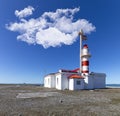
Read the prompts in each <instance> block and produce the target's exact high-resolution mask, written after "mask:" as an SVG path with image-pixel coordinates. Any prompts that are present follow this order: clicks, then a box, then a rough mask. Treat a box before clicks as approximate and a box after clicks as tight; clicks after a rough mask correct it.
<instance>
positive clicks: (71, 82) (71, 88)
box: [69, 79, 74, 90]
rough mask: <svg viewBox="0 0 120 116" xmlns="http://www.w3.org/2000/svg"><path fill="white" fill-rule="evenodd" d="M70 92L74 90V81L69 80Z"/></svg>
mask: <svg viewBox="0 0 120 116" xmlns="http://www.w3.org/2000/svg"><path fill="white" fill-rule="evenodd" d="M69 90H74V80H73V79H69Z"/></svg>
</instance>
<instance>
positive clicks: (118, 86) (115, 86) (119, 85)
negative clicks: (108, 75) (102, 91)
mask: <svg viewBox="0 0 120 116" xmlns="http://www.w3.org/2000/svg"><path fill="white" fill-rule="evenodd" d="M106 87H110V88H120V84H106Z"/></svg>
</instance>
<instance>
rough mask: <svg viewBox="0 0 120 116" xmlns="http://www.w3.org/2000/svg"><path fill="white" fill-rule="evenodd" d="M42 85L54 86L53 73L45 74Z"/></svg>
mask: <svg viewBox="0 0 120 116" xmlns="http://www.w3.org/2000/svg"><path fill="white" fill-rule="evenodd" d="M44 87H48V88H55V75H47V76H46V77H44Z"/></svg>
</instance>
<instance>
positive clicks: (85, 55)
mask: <svg viewBox="0 0 120 116" xmlns="http://www.w3.org/2000/svg"><path fill="white" fill-rule="evenodd" d="M90 56H91V55H90V53H89V49H88V45H87V44H85V45H84V46H83V48H82V54H81V65H82V67H81V73H82V75H88V74H89V58H90Z"/></svg>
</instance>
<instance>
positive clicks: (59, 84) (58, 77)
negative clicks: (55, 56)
mask: <svg viewBox="0 0 120 116" xmlns="http://www.w3.org/2000/svg"><path fill="white" fill-rule="evenodd" d="M61 77H62V76H61V73H58V74H56V79H55V80H56V89H58V90H62V79H61Z"/></svg>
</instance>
